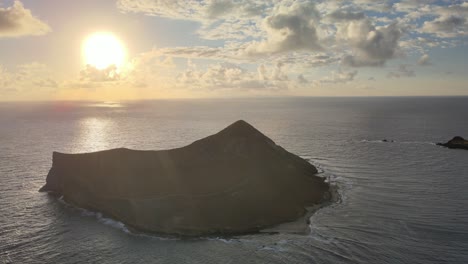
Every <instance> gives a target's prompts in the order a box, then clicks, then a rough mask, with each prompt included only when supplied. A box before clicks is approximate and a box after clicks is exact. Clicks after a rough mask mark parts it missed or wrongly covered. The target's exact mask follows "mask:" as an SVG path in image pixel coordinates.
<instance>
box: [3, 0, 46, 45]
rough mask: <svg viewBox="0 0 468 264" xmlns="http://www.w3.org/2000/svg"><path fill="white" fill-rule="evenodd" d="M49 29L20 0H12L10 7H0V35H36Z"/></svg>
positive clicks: (42, 33)
mask: <svg viewBox="0 0 468 264" xmlns="http://www.w3.org/2000/svg"><path fill="white" fill-rule="evenodd" d="M50 31H51V29H50V27H49V26H48V25H47V24H46V23H45V22H42V21H41V20H39V19H38V18H36V17H34V16H33V15H32V13H31V11H30V10H29V9H25V8H24V6H23V4H22V3H21V2H20V1H14V2H13V5H12V6H11V7H7V8H0V37H22V36H37V35H44V34H46V33H48V32H50Z"/></svg>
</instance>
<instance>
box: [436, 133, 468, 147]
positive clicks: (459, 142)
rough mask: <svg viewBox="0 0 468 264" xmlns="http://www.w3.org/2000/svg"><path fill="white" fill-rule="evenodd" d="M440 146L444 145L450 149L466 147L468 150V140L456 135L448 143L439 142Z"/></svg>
mask: <svg viewBox="0 0 468 264" xmlns="http://www.w3.org/2000/svg"><path fill="white" fill-rule="evenodd" d="M437 145H438V146H443V147H446V148H450V149H466V150H468V140H465V139H464V138H462V137H460V136H456V137H454V138H452V139H451V140H449V141H448V142H446V143H437Z"/></svg>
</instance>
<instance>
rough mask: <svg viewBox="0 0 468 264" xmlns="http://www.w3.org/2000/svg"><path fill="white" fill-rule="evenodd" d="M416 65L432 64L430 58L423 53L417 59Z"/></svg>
mask: <svg viewBox="0 0 468 264" xmlns="http://www.w3.org/2000/svg"><path fill="white" fill-rule="evenodd" d="M418 65H420V66H429V65H432V62H431V58H430V57H429V55H427V54H423V55H422V56H421V58H419V60H418Z"/></svg>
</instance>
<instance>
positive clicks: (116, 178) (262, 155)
mask: <svg viewBox="0 0 468 264" xmlns="http://www.w3.org/2000/svg"><path fill="white" fill-rule="evenodd" d="M316 174H317V169H316V168H315V167H314V166H313V165H312V164H310V163H309V162H308V161H306V160H304V159H302V158H300V157H299V156H296V155H294V154H292V153H290V152H288V151H286V150H285V149H283V148H282V147H280V146H278V145H276V144H275V143H274V142H273V141H272V140H271V139H269V138H268V137H267V136H265V135H264V134H262V133H261V132H260V131H258V130H257V129H255V128H254V127H253V126H251V125H250V124H248V123H247V122H245V121H243V120H240V121H237V122H235V123H233V124H231V125H230V126H228V127H227V128H225V129H223V130H221V131H220V132H218V133H216V134H214V135H211V136H208V137H206V138H203V139H200V140H198V141H195V142H193V143H192V144H190V145H187V146H185V147H182V148H176V149H170V150H159V151H152V150H151V151H147V150H131V149H126V148H119V149H111V150H105V151H99V152H94V153H81V154H64V153H58V152H54V153H53V157H52V168H51V169H50V171H49V173H48V175H47V179H46V184H45V185H44V186H43V187H42V188H41V189H40V191H42V192H49V193H52V194H56V195H59V196H63V199H64V201H66V202H67V203H69V204H72V205H74V206H77V207H80V208H85V209H89V210H93V211H98V212H101V213H103V214H104V215H107V216H109V217H112V218H114V219H116V220H119V221H121V222H123V223H125V224H126V225H127V226H129V227H131V228H134V229H135V230H139V231H145V232H154V233H159V234H168V235H181V236H202V235H231V234H242V233H251V232H257V231H259V230H262V229H264V228H267V227H272V226H275V225H278V224H281V223H285V222H290V221H294V220H295V219H298V218H300V217H301V216H303V215H305V213H306V209H305V208H306V207H308V206H317V205H320V204H321V203H324V202H326V201H327V200H328V199H330V188H329V187H330V186H329V184H328V183H327V182H326V181H325V180H324V178H322V177H319V176H317V175H316Z"/></svg>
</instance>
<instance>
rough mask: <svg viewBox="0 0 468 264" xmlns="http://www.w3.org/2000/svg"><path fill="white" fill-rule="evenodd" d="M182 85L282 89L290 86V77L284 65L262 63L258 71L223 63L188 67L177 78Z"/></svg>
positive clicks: (208, 87) (194, 87)
mask: <svg viewBox="0 0 468 264" xmlns="http://www.w3.org/2000/svg"><path fill="white" fill-rule="evenodd" d="M176 79H177V85H178V86H179V87H180V86H181V87H187V86H188V87H191V88H192V89H202V90H224V89H229V90H243V91H249V90H270V91H273V90H282V89H286V88H287V87H288V80H289V78H288V77H287V75H286V74H285V73H284V72H283V71H282V65H281V64H279V65H278V64H277V65H275V66H274V67H266V66H265V65H260V66H259V67H258V69H257V72H256V73H255V72H252V71H248V70H246V69H244V68H242V67H240V66H239V65H236V64H232V63H221V64H213V65H210V66H209V67H208V68H207V69H206V70H198V69H196V68H194V67H191V68H188V69H187V70H186V71H184V72H183V73H182V74H180V75H179V76H178V77H177V78H176Z"/></svg>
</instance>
